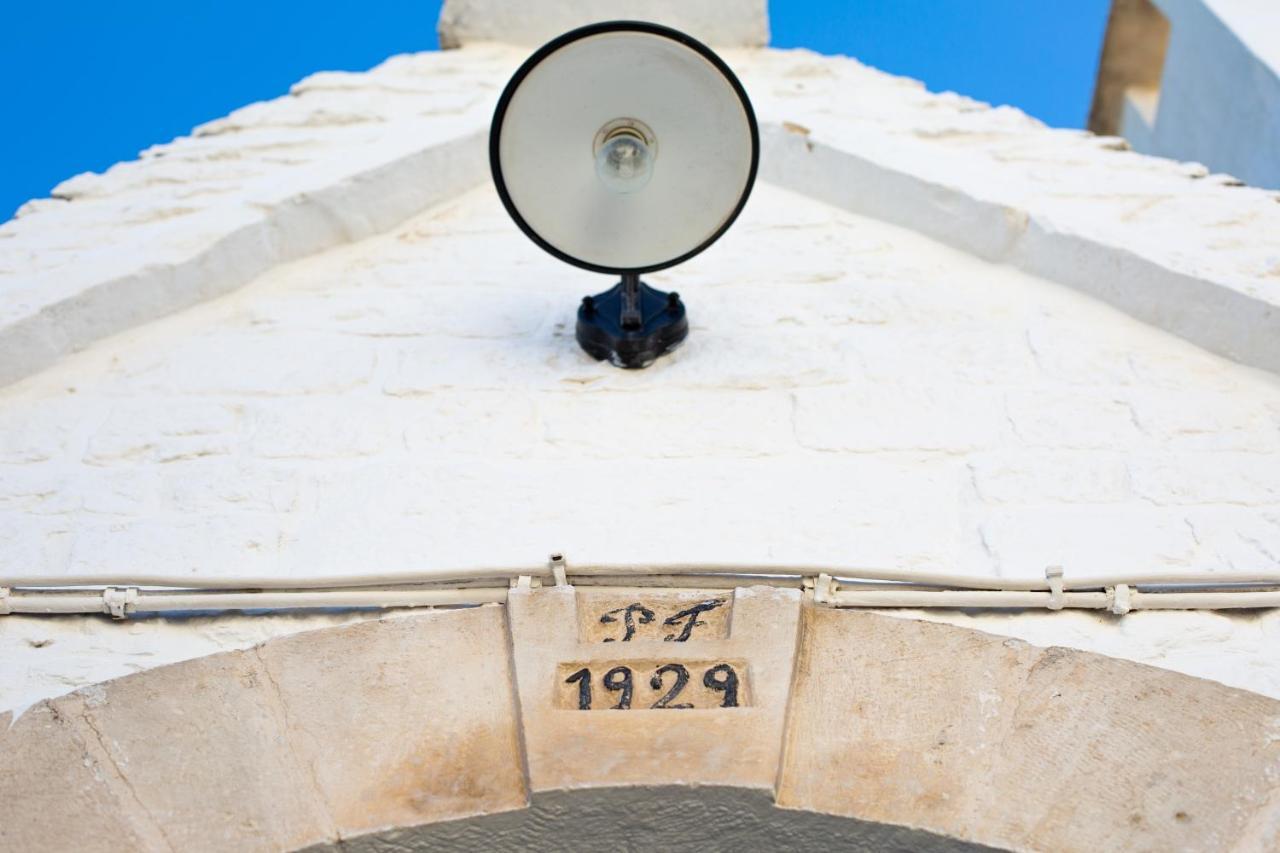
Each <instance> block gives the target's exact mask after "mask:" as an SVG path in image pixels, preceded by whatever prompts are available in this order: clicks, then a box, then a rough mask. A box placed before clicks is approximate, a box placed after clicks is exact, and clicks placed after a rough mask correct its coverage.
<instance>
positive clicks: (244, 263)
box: [0, 129, 488, 386]
mask: <svg viewBox="0 0 1280 853" xmlns="http://www.w3.org/2000/svg"><path fill="white" fill-rule="evenodd" d="M484 147H485V146H484V132H483V131H482V130H479V129H477V130H476V131H475V132H473V133H469V134H465V135H461V136H457V137H454V138H452V139H447V140H445V141H443V142H440V143H437V144H434V145H430V146H427V147H425V148H422V149H419V150H417V151H414V152H411V153H408V154H405V155H403V156H399V157H396V158H395V159H391V160H388V161H385V162H382V163H379V164H377V165H374V166H372V167H369V168H366V169H363V170H358V171H348V172H345V173H342V174H340V175H339V176H338V177H337V179H336V180H329V181H327V182H325V183H322V184H318V185H316V186H314V187H311V188H309V189H304V190H300V191H298V192H296V193H294V194H292V195H290V196H289V197H287V198H285V199H283V200H281V201H279V202H278V203H275V204H272V205H270V206H266V205H260V206H258V209H259V211H260V212H259V213H258V214H257V215H256V217H255V219H254V221H251V222H250V223H249V224H240V223H232V222H231V221H228V227H227V229H226V230H225V231H224V232H223V233H221V234H217V235H216V236H215V237H213V238H212V239H210V240H208V241H207V242H206V243H205V244H204V245H202V246H200V247H199V248H197V249H195V250H194V251H191V252H190V253H189V254H188V255H187V256H186V257H185V258H182V259H181V260H178V261H176V262H171V263H169V262H159V261H157V260H156V259H154V258H151V259H149V258H145V257H140V258H138V259H137V264H136V267H135V269H134V270H133V271H131V272H129V273H127V274H125V275H122V276H113V277H104V278H102V279H101V280H98V281H90V282H88V283H87V284H85V285H84V286H82V287H80V288H79V290H78V291H76V292H73V293H70V294H67V295H66V296H64V298H62V299H60V300H57V301H52V302H50V303H47V304H41V305H35V306H33V307H32V310H31V311H30V312H28V313H26V314H24V315H22V316H20V317H18V318H17V319H16V320H13V321H10V322H8V323H4V324H0V386H3V385H7V384H10V383H13V382H16V381H18V380H21V379H23V378H25V377H27V376H30V375H32V374H35V373H38V372H39V371H41V370H43V369H45V368H47V367H49V366H51V365H53V364H54V363H55V362H56V361H58V360H59V359H60V358H62V357H63V356H66V355H70V354H72V353H74V352H77V351H79V350H81V349H84V348H85V347H87V346H89V345H90V344H92V343H94V342H95V341H98V340H100V339H102V338H106V337H109V336H111V335H114V334H118V333H120V332H124V331H128V330H129V329H132V328H136V327H138V326H142V325H145V324H146V323H149V322H151V321H153V320H156V319H159V318H160V317H163V316H165V315H168V314H172V313H174V312H176V311H180V310H182V309H184V308H188V307H191V306H192V305H196V304H199V303H201V302H204V301H206V300H209V299H214V298H216V297H219V296H223V295H225V294H227V293H230V292H232V291H234V290H238V289H239V288H240V287H243V286H244V285H246V284H248V283H249V282H250V281H252V280H253V279H255V278H257V277H258V276H260V275H262V274H263V273H265V272H267V271H268V270H270V269H271V268H273V267H275V266H277V265H279V264H283V263H287V262H289V261H294V260H297V259H299V258H302V257H306V256H308V255H312V254H316V253H318V252H322V251H324V250H326V249H329V248H332V247H333V246H336V245H340V244H342V243H346V242H352V241H355V240H361V239H364V238H365V237H370V236H373V235H375V234H380V233H383V232H385V231H387V230H389V229H391V228H393V227H395V226H396V225H398V224H399V223H401V222H403V221H404V220H406V219H408V218H409V217H411V216H413V215H414V214H416V213H418V212H420V211H422V210H426V209H427V208H430V207H433V206H435V205H438V204H442V203H444V202H446V201H448V200H449V199H451V198H454V197H456V196H458V195H460V194H461V193H463V192H465V191H467V190H469V189H471V188H472V187H474V186H476V185H477V184H479V183H480V182H481V181H483V180H484V178H485V176H486V175H487V174H488V169H487V165H486V160H485V156H484ZM281 235H288V238H287V239H281Z"/></svg>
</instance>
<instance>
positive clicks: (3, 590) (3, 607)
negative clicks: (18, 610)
mask: <svg viewBox="0 0 1280 853" xmlns="http://www.w3.org/2000/svg"><path fill="white" fill-rule="evenodd" d="M12 612H13V609H12V607H11V606H10V604H9V587H7V586H0V616H8V615H9V614H10V613H12Z"/></svg>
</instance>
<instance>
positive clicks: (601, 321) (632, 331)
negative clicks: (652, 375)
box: [577, 272, 689, 368]
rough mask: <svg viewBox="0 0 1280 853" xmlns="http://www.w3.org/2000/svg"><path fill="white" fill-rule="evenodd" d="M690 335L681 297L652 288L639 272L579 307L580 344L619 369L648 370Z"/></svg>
mask: <svg viewBox="0 0 1280 853" xmlns="http://www.w3.org/2000/svg"><path fill="white" fill-rule="evenodd" d="M688 334H689V321H688V318H687V317H686V316H685V310H684V303H683V302H681V301H680V294H678V293H675V292H672V293H667V292H665V291H662V290H658V289H656V288H653V287H650V286H649V285H647V284H645V283H644V282H642V281H641V280H640V274H639V273H631V272H628V273H623V274H622V280H621V281H620V282H618V283H617V284H616V285H614V286H613V287H612V288H610V289H609V290H606V291H605V292H604V293H599V294H596V295H595V296H585V297H583V299H582V305H581V306H579V308H578V328H577V337H578V343H579V344H581V345H582V348H583V349H584V350H586V351H587V353H588V354H589V355H591V356H592V357H593V358H596V359H600V360H602V361H603V360H605V359H608V360H609V362H610V363H612V364H615V365H617V366H618V367H627V368H638V367H647V366H649V365H650V364H652V363H653V361H654V360H655V359H657V358H658V357H659V356H661V355H663V354H665V353H668V352H670V351H671V350H673V349H675V348H676V347H678V346H679V345H680V344H681V343H683V342H684V339H685V337H686V336H688Z"/></svg>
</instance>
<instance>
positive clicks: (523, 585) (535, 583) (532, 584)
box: [511, 575, 542, 589]
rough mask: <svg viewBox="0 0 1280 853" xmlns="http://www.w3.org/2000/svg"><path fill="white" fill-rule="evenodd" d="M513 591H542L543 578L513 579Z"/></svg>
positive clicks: (531, 576) (522, 577) (523, 576)
mask: <svg viewBox="0 0 1280 853" xmlns="http://www.w3.org/2000/svg"><path fill="white" fill-rule="evenodd" d="M511 588H512V589H541V588H542V578H535V577H534V576H533V575H520V576H519V577H516V578H512V579H511Z"/></svg>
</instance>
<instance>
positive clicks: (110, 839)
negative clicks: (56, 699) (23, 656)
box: [0, 702, 163, 851]
mask: <svg viewBox="0 0 1280 853" xmlns="http://www.w3.org/2000/svg"><path fill="white" fill-rule="evenodd" d="M95 746H98V744H96V743H95V742H94V734H93V730H92V729H91V728H90V727H89V726H87V725H85V724H84V723H83V721H82V720H80V721H78V720H76V719H75V718H70V717H67V716H66V715H65V714H64V713H62V712H60V711H58V710H57V709H55V708H54V707H53V706H51V705H50V704H49V703H47V702H42V703H40V704H39V705H37V706H35V707H34V708H31V709H29V710H28V711H27V712H26V713H25V714H23V715H22V718H21V719H19V720H18V721H17V722H16V723H14V724H13V726H12V727H10V725H9V715H8V714H5V715H0V849H3V850H13V851H19V850H83V851H99V850H101V851H110V850H122V849H138V850H140V849H149V848H155V847H157V846H162V845H163V836H162V835H161V833H160V830H159V828H158V827H157V826H156V824H155V823H154V822H153V821H152V820H151V819H150V817H149V816H148V815H147V814H146V811H145V808H144V807H142V806H140V805H139V804H138V802H137V801H136V799H134V798H133V797H131V795H130V791H129V787H128V785H127V784H126V783H123V782H122V781H121V779H120V776H119V774H118V772H117V768H115V767H113V766H112V764H111V763H110V759H109V758H108V757H107V756H105V755H104V754H103V752H102V750H101V749H100V748H97V749H95Z"/></svg>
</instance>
